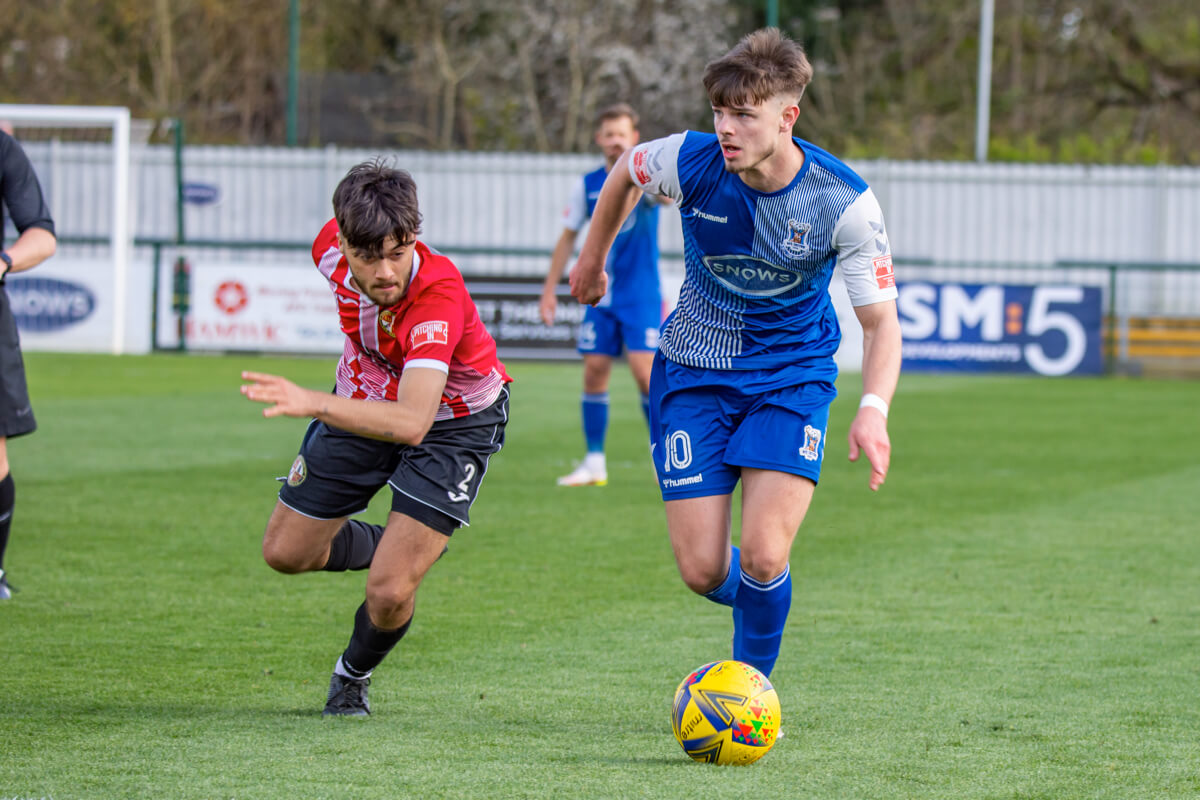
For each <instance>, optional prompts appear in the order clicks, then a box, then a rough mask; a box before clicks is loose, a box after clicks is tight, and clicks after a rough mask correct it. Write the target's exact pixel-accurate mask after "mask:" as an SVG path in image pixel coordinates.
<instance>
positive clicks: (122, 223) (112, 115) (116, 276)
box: [0, 104, 133, 355]
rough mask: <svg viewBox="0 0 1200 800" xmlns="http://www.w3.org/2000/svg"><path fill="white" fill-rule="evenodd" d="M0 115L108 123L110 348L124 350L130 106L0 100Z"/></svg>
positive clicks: (69, 123)
mask: <svg viewBox="0 0 1200 800" xmlns="http://www.w3.org/2000/svg"><path fill="white" fill-rule="evenodd" d="M0 118H5V119H11V120H12V121H14V122H28V123H33V124H42V125H56V126H59V127H64V128H70V127H75V128H92V127H110V128H111V129H112V135H113V160H112V167H113V176H112V184H113V185H112V204H113V207H112V233H111V235H110V236H109V247H110V248H111V252H112V264H113V327H112V352H113V353H115V354H118V355H119V354H121V353H124V352H125V327H126V324H127V322H128V321H127V320H126V319H125V315H126V307H127V305H128V304H127V300H128V298H126V296H125V295H126V292H127V291H128V288H129V259H130V258H131V257H132V255H133V253H132V247H131V245H132V243H133V232H132V231H131V230H130V226H129V217H130V215H131V214H132V211H133V210H132V209H131V208H130V207H129V204H130V185H129V169H130V152H129V125H130V118H129V109H128V108H124V107H121V106H39V105H21V104H12V105H9V104H0Z"/></svg>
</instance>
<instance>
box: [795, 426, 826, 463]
mask: <svg viewBox="0 0 1200 800" xmlns="http://www.w3.org/2000/svg"><path fill="white" fill-rule="evenodd" d="M800 455H802V456H804V460H805V461H816V460H817V459H819V458H820V457H821V432H820V431H819V430H817V429H816V428H814V427H813V426H812V425H805V426H804V446H803V447H801V448H800Z"/></svg>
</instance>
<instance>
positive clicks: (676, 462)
mask: <svg viewBox="0 0 1200 800" xmlns="http://www.w3.org/2000/svg"><path fill="white" fill-rule="evenodd" d="M664 443H665V444H666V451H665V452H664V453H663V472H670V471H671V470H672V469H677V470H678V469H687V468H688V467H690V466H691V465H692V437H690V436H688V433H687V431H673V432H671V433H669V434H667V438H666V440H665V442H664Z"/></svg>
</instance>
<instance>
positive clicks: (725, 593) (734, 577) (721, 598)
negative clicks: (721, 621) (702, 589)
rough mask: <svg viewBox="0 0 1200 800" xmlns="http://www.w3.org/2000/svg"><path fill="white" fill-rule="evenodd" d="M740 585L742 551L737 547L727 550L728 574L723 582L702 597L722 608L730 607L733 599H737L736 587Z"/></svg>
mask: <svg viewBox="0 0 1200 800" xmlns="http://www.w3.org/2000/svg"><path fill="white" fill-rule="evenodd" d="M741 584H742V551H741V550H740V549H738V546H737V545H733V546H732V547H730V548H729V574H727V575H726V576H725V580H724V581H723V582H722V583H721V585H720V586H718V587H717V588H715V589H713V590H712V591H710V592H708V593H707V594H705V595H704V596H705V597H707V598H708V599H709V600H712V601H713V602H714V603H720V604H721V605H723V606H732V605H733V601H734V599H735V598H736V597H737V593H738V586H740V585H741Z"/></svg>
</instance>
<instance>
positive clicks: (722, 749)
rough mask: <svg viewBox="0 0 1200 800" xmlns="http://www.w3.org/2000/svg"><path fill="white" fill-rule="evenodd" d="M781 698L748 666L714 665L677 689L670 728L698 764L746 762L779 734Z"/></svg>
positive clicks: (738, 663) (759, 754) (735, 663)
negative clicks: (699, 762)
mask: <svg viewBox="0 0 1200 800" xmlns="http://www.w3.org/2000/svg"><path fill="white" fill-rule="evenodd" d="M779 720H780V714H779V695H777V694H776V693H775V687H773V686H772V685H771V682H770V681H769V680H767V676H765V675H763V674H762V673H761V672H759V671H758V670H757V669H755V668H754V667H752V666H750V665H749V664H744V663H742V662H741V661H714V662H712V663H711V664H705V665H704V666H703V667H700V668H699V669H697V670H695V671H694V672H692V674H691V675H688V676H687V677H686V678H684V679H683V683H681V684H679V688H678V689H676V690H675V704H674V705H673V706H672V708H671V730H672V731H673V732H674V733H675V739H676V740H677V741H678V742H679V744H680V746H681V747H683V752H685V753H687V754H688V755H689V756H691V757H692V758H693V759H695V760H696V761H704V762H707V763H709V764H722V765H730V764H739V765H741V764H750V763H753V762H755V761H757V760H758V759H760V758H762V757H763V755H765V754H766V752H767V751H768V750H770V749H771V746H772V745H774V744H775V738H776V736H777V735H778V734H779Z"/></svg>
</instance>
